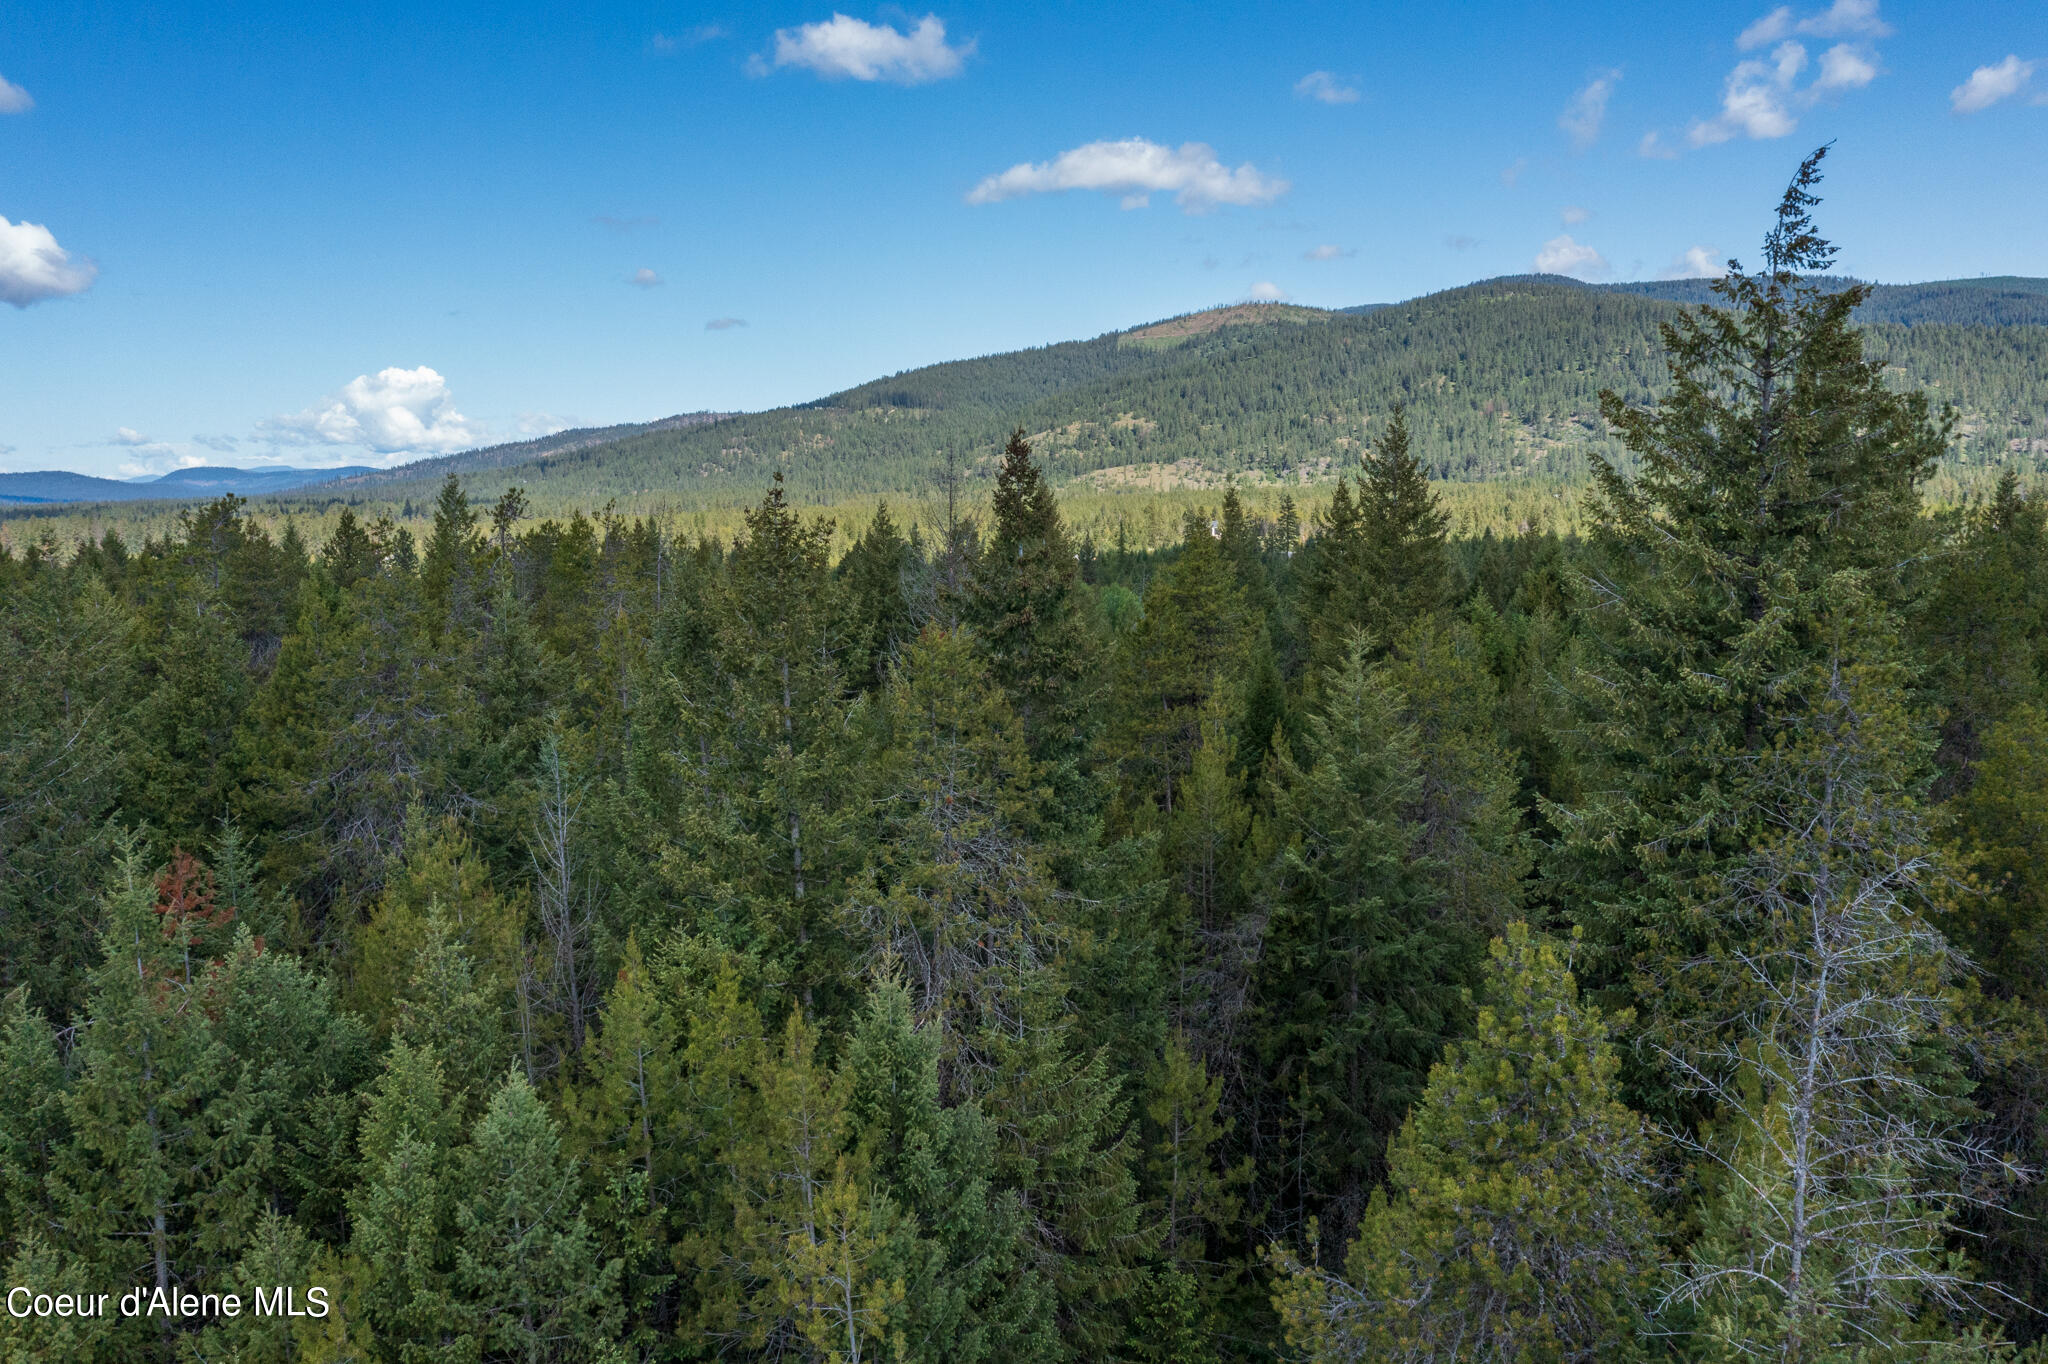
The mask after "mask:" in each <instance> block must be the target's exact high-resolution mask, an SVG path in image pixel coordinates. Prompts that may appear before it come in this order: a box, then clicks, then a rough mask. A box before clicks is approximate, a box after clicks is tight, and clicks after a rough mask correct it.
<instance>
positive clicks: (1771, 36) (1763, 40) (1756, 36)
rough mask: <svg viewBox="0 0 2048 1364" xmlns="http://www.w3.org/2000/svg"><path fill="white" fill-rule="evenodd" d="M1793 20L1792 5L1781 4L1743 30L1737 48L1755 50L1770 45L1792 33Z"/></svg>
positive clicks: (1737, 41) (1736, 40) (1737, 40)
mask: <svg viewBox="0 0 2048 1364" xmlns="http://www.w3.org/2000/svg"><path fill="white" fill-rule="evenodd" d="M1792 22H1793V21H1792V7H1791V6H1790V5H1780V6H1778V8H1776V9H1774V10H1772V11H1771V12H1770V13H1769V14H1766V15H1765V16H1764V17H1763V18H1761V19H1759V20H1757V21H1756V22H1755V23H1753V24H1751V25H1750V26H1749V27H1748V28H1746V29H1744V30H1742V32H1741V33H1740V34H1739V35H1738V36H1737V37H1736V39H1735V50H1736V51H1737V52H1754V51H1756V50H1757V49H1758V48H1760V47H1769V46H1770V45H1771V44H1772V43H1775V42H1777V41H1778V40H1779V39H1781V38H1785V37H1788V36H1790V35H1791V32H1792Z"/></svg>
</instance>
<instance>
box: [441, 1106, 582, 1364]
mask: <svg viewBox="0 0 2048 1364" xmlns="http://www.w3.org/2000/svg"><path fill="white" fill-rule="evenodd" d="M453 1178H454V1185H455V1188H456V1190H457V1193H456V1204H455V1224H456V1239H455V1270H454V1281H453V1285H452V1290H451V1292H452V1295H453V1297H454V1300H455V1310H456V1313H457V1316H458V1319H459V1320H461V1321H462V1323H463V1324H464V1327H465V1329H466V1331H467V1333H468V1334H469V1335H470V1337H471V1338H472V1339H473V1340H475V1341H476V1343H477V1347H478V1352H479V1356H480V1357H481V1358H482V1359H485V1360H506V1361H513V1360H519V1361H542V1360H563V1361H581V1360H588V1359H595V1358H598V1357H600V1356H601V1355H602V1354H603V1353H604V1351H605V1349H606V1347H607V1345H608V1344H609V1343H610V1342H611V1341H612V1340H613V1339H614V1338H615V1337H616V1335H617V1333H618V1328H619V1324H620V1309H619V1306H618V1304H617V1302H616V1300H615V1299H616V1297H617V1292H618V1284H619V1273H620V1264H619V1262H618V1261H617V1260H611V1261H600V1260H599V1258H598V1254H597V1249H596V1246H595V1244H594V1243H593V1238H592V1236H591V1233H590V1228H589V1226H588V1225H587V1224H586V1222H585V1221H584V1217H583V1212H582V1207H581V1203H580V1201H579V1200H578V1199H577V1197H576V1176H575V1173H574V1172H573V1171H572V1170H571V1169H570V1167H569V1163H568V1162H567V1161H566V1160H565V1159H563V1156H562V1150H561V1140H560V1135H559V1133H558V1132H557V1130H556V1127H555V1122H554V1119H553V1118H551V1117H550V1116H549V1115H548V1111H547V1109H546V1108H545V1107H544V1106H543V1105H542V1104H541V1101H540V1099H539V1098H538V1097H536V1096H535V1094H534V1092H533V1089H532V1087H531V1086H529V1085H528V1084H527V1083H526V1078H525V1077H524V1076H523V1075H521V1074H520V1073H519V1072H517V1071H513V1072H512V1073H511V1074H510V1075H508V1076H507V1077H506V1078H505V1081H504V1083H503V1084H501V1085H500V1086H499V1087H498V1091H497V1093H496V1094H494V1095H493V1096H492V1098H491V1102H490V1106H489V1108H487V1109H486V1110H485V1112H484V1114H483V1116H482V1117H481V1118H479V1119H478V1120H477V1125H476V1130H475V1133H474V1134H473V1136H472V1139H471V1142H470V1145H469V1146H468V1147H467V1148H466V1149H464V1150H463V1151H462V1152H461V1153H460V1156H459V1157H458V1160H457V1164H456V1168H455V1172H454V1176H453Z"/></svg>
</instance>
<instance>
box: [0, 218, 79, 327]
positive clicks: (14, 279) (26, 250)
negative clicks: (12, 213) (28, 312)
mask: <svg viewBox="0 0 2048 1364" xmlns="http://www.w3.org/2000/svg"><path fill="white" fill-rule="evenodd" d="M99 273H100V270H99V267H98V266H97V265H94V264H93V263H92V262H91V261H89V260H73V259H72V258H71V253H70V252H68V251H66V250H65V249H64V248H63V247H61V246H59V245H57V239H56V238H55V237H53V236H51V235H50V229H49V228H47V227H44V226H43V225H42V224H40V223H27V222H22V223H10V222H8V221H7V219H5V218H0V303H12V304H13V305H14V306H15V307H17V308H26V307H28V305H29V304H31V303H41V302H42V301H44V300H45V299H51V298H63V297H65V296H66V295H68V294H77V293H83V292H84V291H85V290H87V289H89V288H91V287H92V282H93V280H94V279H96V278H97V277H98V276H99Z"/></svg>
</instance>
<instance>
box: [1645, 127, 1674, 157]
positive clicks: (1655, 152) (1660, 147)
mask: <svg viewBox="0 0 2048 1364" xmlns="http://www.w3.org/2000/svg"><path fill="white" fill-rule="evenodd" d="M1636 155H1637V156H1641V157H1646V158H1648V159H1649V160H1651V161H1676V160H1677V159H1678V149H1677V148H1676V147H1672V146H1669V145H1668V144H1666V143H1665V141H1664V139H1663V137H1662V136H1661V135H1659V134H1657V133H1655V132H1648V133H1644V134H1643V140H1642V141H1641V142H1638V143H1636Z"/></svg>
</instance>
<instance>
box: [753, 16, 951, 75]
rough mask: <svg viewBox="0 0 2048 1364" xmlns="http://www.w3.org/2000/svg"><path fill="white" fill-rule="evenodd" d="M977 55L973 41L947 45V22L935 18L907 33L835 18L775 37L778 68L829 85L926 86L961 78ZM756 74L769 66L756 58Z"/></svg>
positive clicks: (851, 19) (926, 18)
mask: <svg viewBox="0 0 2048 1364" xmlns="http://www.w3.org/2000/svg"><path fill="white" fill-rule="evenodd" d="M973 55H974V42H973V40H972V39H969V40H968V41H967V42H964V43H961V44H959V45H957V46H951V45H948V43H947V42H946V23H945V20H943V19H941V18H939V17H938V16H937V15H936V14H927V15H925V17H924V18H922V19H920V20H918V21H917V25H916V26H915V27H914V28H911V29H909V30H907V31H906V30H903V29H897V28H891V27H890V26H889V25H887V24H870V23H866V22H864V21H862V20H860V19H854V18H851V17H849V16H847V15H844V14H834V15H833V16H832V17H831V18H830V19H828V20H825V21H824V22H823V23H816V24H804V25H802V26H800V27H797V28H784V29H777V30H776V32H775V61H774V65H775V66H776V67H785V66H794V67H799V68H801V69H803V70H806V71H811V72H815V73H816V74H818V75H820V76H823V77H824V78H825V79H827V80H857V81H888V82H891V83H893V84H896V85H923V84H925V83H926V82H929V81H937V80H945V79H946V78H947V77H949V76H957V75H959V74H960V73H961V71H962V70H964V69H965V67H966V62H967V59H968V58H969V57H971V56H973ZM755 70H756V71H757V72H758V73H765V72H766V70H767V67H766V65H765V64H760V63H759V62H758V59H757V64H756V67H755Z"/></svg>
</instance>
